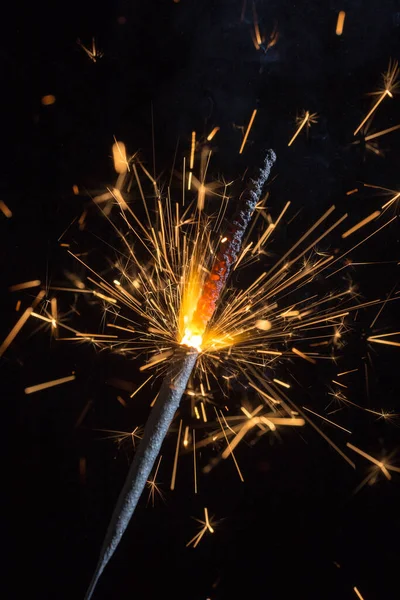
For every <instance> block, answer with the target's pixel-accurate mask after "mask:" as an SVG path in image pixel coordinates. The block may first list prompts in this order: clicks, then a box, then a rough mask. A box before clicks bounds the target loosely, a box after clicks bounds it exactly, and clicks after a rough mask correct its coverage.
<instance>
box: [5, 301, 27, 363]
mask: <svg viewBox="0 0 400 600" xmlns="http://www.w3.org/2000/svg"><path fill="white" fill-rule="evenodd" d="M32 311H33V308H32V306H30V307H29V308H27V309H26V310H25V311H24V312H23V313H22V315H21V317H20V318H19V319H18V321H17V322H16V324H15V325H14V327H13V328H12V329H11V331H10V333H9V334H8V335H7V337H6V338H5V340H4V341H3V342H2V344H1V345H0V356H3V354H4V352H5V351H6V350H7V348H8V347H9V345H10V344H11V342H13V340H14V339H15V338H16V336H17V335H18V333H19V332H20V331H21V329H22V327H23V326H24V325H25V323H26V322H27V320H28V319H29V317H30V316H31V314H32Z"/></svg>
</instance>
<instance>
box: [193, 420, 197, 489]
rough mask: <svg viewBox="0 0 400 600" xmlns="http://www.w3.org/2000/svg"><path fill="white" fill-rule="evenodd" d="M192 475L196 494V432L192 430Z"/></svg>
mask: <svg viewBox="0 0 400 600" xmlns="http://www.w3.org/2000/svg"><path fill="white" fill-rule="evenodd" d="M193 475H194V493H195V494H197V467H196V432H195V430H194V429H193Z"/></svg>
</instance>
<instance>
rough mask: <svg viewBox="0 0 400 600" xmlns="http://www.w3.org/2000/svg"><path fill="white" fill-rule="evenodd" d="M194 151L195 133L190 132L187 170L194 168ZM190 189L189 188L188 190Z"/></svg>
mask: <svg viewBox="0 0 400 600" xmlns="http://www.w3.org/2000/svg"><path fill="white" fill-rule="evenodd" d="M195 150H196V132H195V131H192V144H191V147H190V159H189V169H190V170H191V171H192V170H193V167H194V152H195ZM189 189H190V188H189Z"/></svg>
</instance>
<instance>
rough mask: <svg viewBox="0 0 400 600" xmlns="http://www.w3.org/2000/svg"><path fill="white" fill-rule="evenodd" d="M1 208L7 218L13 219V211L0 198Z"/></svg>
mask: <svg viewBox="0 0 400 600" xmlns="http://www.w3.org/2000/svg"><path fill="white" fill-rule="evenodd" d="M0 210H1V212H2V213H3V215H4V216H5V217H6V219H11V217H12V212H11V210H10V209H9V208H8V206H7V204H6V203H5V202H4V201H3V200H0Z"/></svg>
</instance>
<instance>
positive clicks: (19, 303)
mask: <svg viewBox="0 0 400 600" xmlns="http://www.w3.org/2000/svg"><path fill="white" fill-rule="evenodd" d="M20 308H21V300H18V301H17V304H16V306H15V312H18V311H19V309H20Z"/></svg>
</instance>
